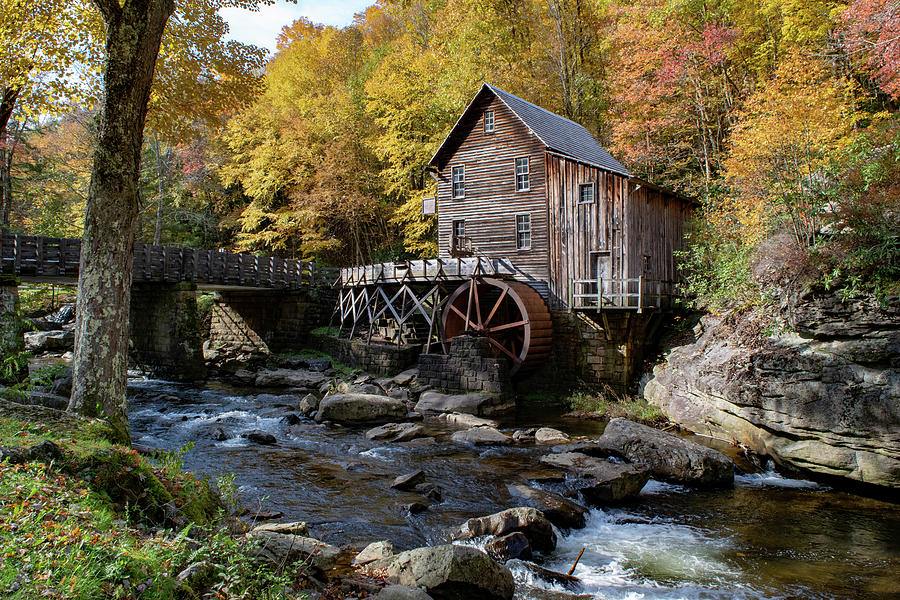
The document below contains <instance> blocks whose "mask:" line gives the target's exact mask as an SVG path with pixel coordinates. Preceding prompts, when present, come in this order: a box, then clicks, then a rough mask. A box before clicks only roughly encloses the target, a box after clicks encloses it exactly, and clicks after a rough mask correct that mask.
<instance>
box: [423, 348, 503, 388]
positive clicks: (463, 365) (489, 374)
mask: <svg viewBox="0 0 900 600" xmlns="http://www.w3.org/2000/svg"><path fill="white" fill-rule="evenodd" d="M419 382H420V383H422V384H424V385H430V386H433V387H436V388H440V389H444V390H448V391H454V392H456V391H458V392H488V393H493V394H509V393H511V391H512V386H511V383H510V379H509V365H508V363H507V361H506V360H505V359H501V358H494V356H493V352H492V349H491V345H490V343H489V342H488V340H487V339H486V338H483V337H476V336H467V335H461V336H458V337H455V338H453V339H452V340H451V341H450V354H448V355H444V354H422V355H421V356H420V357H419Z"/></svg>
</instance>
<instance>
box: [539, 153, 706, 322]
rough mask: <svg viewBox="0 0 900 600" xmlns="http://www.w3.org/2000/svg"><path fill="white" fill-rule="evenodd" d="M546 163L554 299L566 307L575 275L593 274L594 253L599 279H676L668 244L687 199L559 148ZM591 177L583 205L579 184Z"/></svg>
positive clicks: (677, 242)
mask: <svg viewBox="0 0 900 600" xmlns="http://www.w3.org/2000/svg"><path fill="white" fill-rule="evenodd" d="M546 162H547V166H546V169H547V192H548V193H547V195H548V202H549V207H548V208H549V226H550V232H549V233H550V247H549V258H550V279H549V283H550V297H551V300H552V301H553V302H554V304H555V305H557V306H562V307H568V306H571V304H572V298H571V282H572V281H573V280H585V279H596V278H597V275H598V272H597V271H598V267H597V266H596V265H597V263H596V260H597V257H598V256H602V257H604V258H602V259H601V263H600V265H601V266H600V267H599V268H600V269H601V270H602V271H603V272H602V273H601V275H602V276H603V277H604V279H613V280H615V279H629V278H638V277H641V276H643V277H644V278H645V279H647V280H659V281H669V282H672V281H675V280H676V279H677V273H676V268H675V258H674V255H673V251H674V250H678V249H680V248H681V243H682V237H683V235H684V229H683V228H684V221H685V220H686V219H687V218H688V216H689V212H690V204H689V203H688V202H687V201H685V200H682V199H680V198H678V197H676V196H674V195H672V194H668V193H665V192H662V191H659V190H656V189H654V188H651V187H647V186H642V187H640V188H637V190H636V191H635V188H636V185H637V184H634V183H630V182H629V179H628V178H626V177H623V176H621V175H617V174H614V173H610V172H609V171H606V170H603V169H599V168H596V167H592V166H588V165H584V164H581V163H578V162H575V161H572V160H568V159H566V158H564V157H562V156H559V155H556V154H551V153H548V154H547V161H546ZM588 183H593V184H594V202H591V203H586V204H580V203H579V199H580V197H579V196H580V194H579V190H580V186H581V185H583V184H588ZM629 192H631V193H630V194H629ZM644 256H648V257H649V258H648V260H647V265H646V269H645V268H644V258H643V257H644ZM606 257H608V258H606ZM592 263H593V264H592ZM592 267H593V268H592Z"/></svg>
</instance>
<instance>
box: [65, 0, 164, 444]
mask: <svg viewBox="0 0 900 600" xmlns="http://www.w3.org/2000/svg"><path fill="white" fill-rule="evenodd" d="M94 3H95V4H96V5H97V8H98V9H99V10H100V12H101V14H102V15H103V20H104V22H105V23H106V64H105V69H104V81H103V83H104V95H103V101H102V104H101V109H100V131H99V136H98V140H97V147H96V150H95V152H94V164H93V168H92V171H91V183H90V187H89V189H88V200H87V210H86V213H85V223H84V236H83V238H82V245H81V265H80V272H79V276H78V313H77V314H78V316H77V322H76V327H75V361H74V362H75V369H74V377H73V381H72V397H71V399H70V400H69V410H71V411H77V412H80V413H82V414H87V415H95V414H97V412H98V409H99V411H100V413H101V414H102V415H103V416H104V417H105V418H106V419H108V421H109V423H110V425H111V426H112V429H113V432H114V435H115V438H116V439H117V441H119V442H122V443H130V439H131V436H130V433H129V430H128V413H127V407H126V401H125V388H126V377H127V362H128V329H129V323H128V319H129V304H130V301H131V275H132V261H133V259H134V236H135V229H136V225H137V218H138V212H139V210H140V196H139V177H140V161H141V142H142V138H143V133H144V121H145V120H146V117H147V102H148V101H149V99H150V86H151V84H152V83H153V71H154V67H155V64H156V57H157V54H158V53H159V45H160V41H161V39H162V33H163V29H164V28H165V26H166V21H167V20H168V18H169V16H170V15H171V14H172V12H173V11H174V8H175V6H174V1H173V0H126V1H125V2H124V4H122V5H120V3H119V0H94Z"/></svg>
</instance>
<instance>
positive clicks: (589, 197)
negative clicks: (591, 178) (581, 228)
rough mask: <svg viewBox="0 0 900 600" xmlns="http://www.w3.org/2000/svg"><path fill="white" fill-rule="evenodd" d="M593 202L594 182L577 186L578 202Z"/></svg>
mask: <svg viewBox="0 0 900 600" xmlns="http://www.w3.org/2000/svg"><path fill="white" fill-rule="evenodd" d="M593 202H594V184H593V183H583V184H581V185H580V186H578V203H579V204H593Z"/></svg>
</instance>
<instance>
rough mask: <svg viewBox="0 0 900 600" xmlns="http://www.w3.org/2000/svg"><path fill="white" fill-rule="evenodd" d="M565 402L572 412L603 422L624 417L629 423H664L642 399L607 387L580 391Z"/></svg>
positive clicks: (654, 410) (654, 408) (652, 407)
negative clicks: (599, 419)
mask: <svg viewBox="0 0 900 600" xmlns="http://www.w3.org/2000/svg"><path fill="white" fill-rule="evenodd" d="M566 402H567V403H568V405H569V407H570V408H571V409H572V411H574V412H576V413H582V414H587V415H591V416H595V417H599V418H602V419H605V420H609V419H614V418H616V417H624V418H626V419H629V420H631V421H637V422H638V423H644V424H646V425H656V424H659V423H662V422H664V421H665V418H664V417H663V415H662V413H660V412H659V409H658V408H656V407H655V406H651V405H650V403H649V402H647V401H646V400H645V399H644V398H641V397H635V396H629V395H627V394H618V393H616V392H615V391H614V390H612V389H611V388H609V387H606V388H604V389H602V390H599V391H580V392H575V393H574V394H572V395H570V396H569V397H568V398H567V399H566Z"/></svg>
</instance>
